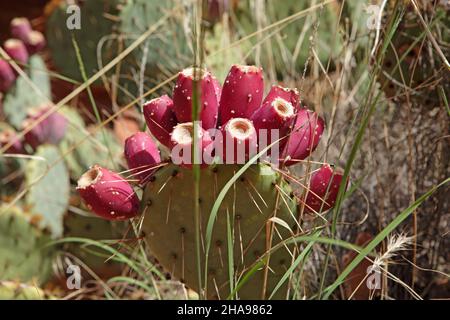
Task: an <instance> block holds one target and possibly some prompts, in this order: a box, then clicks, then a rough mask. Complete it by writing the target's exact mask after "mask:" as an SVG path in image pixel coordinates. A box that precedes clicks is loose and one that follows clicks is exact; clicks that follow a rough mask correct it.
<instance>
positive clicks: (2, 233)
mask: <svg viewBox="0 0 450 320" xmlns="http://www.w3.org/2000/svg"><path fill="white" fill-rule="evenodd" d="M32 220H33V218H32V215H31V214H29V213H27V212H24V211H23V210H22V209H21V208H18V207H9V206H8V205H3V206H1V207H0V242H1V246H0V279H2V280H19V281H23V282H26V281H31V280H35V281H36V283H38V284H39V283H43V282H44V281H45V280H47V279H48V277H49V276H50V274H51V265H52V259H53V253H54V250H53V249H52V247H51V246H48V244H49V241H50V240H51V239H50V237H49V236H48V235H46V234H45V233H44V232H43V231H42V230H40V229H39V228H38V227H36V226H35V225H34V224H33V223H32ZM0 291H2V290H1V289H0Z"/></svg>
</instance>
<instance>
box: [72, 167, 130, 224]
mask: <svg viewBox="0 0 450 320" xmlns="http://www.w3.org/2000/svg"><path fill="white" fill-rule="evenodd" d="M77 191H78V193H79V194H80V196H81V198H82V199H83V201H84V202H85V204H86V206H87V207H88V209H89V210H92V211H93V212H94V213H95V214H96V215H98V216H99V217H102V218H104V219H107V220H126V219H130V218H133V217H134V216H136V215H137V214H138V212H139V199H138V197H137V196H136V193H135V192H134V190H133V188H132V187H131V185H130V184H129V183H128V182H127V181H126V180H124V179H123V178H122V177H121V176H120V175H118V174H117V173H114V172H112V171H109V170H108V169H105V168H102V167H100V166H98V165H94V166H93V167H91V168H90V169H89V170H88V171H87V172H86V173H84V174H83V175H82V176H81V178H80V179H79V180H78V186H77Z"/></svg>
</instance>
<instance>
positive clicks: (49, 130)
mask: <svg viewBox="0 0 450 320" xmlns="http://www.w3.org/2000/svg"><path fill="white" fill-rule="evenodd" d="M49 110H50V107H49V106H47V105H43V106H40V107H37V108H34V109H31V110H30V111H29V112H28V116H27V118H26V119H25V120H24V121H23V122H22V128H23V129H27V128H31V130H30V131H28V132H27V133H26V134H25V142H26V143H28V144H29V145H30V146H31V147H32V148H33V149H36V148H37V147H39V146H40V145H41V144H44V143H50V144H55V145H56V144H58V143H59V142H60V141H61V140H62V139H63V138H64V135H65V133H66V129H67V124H68V121H67V119H66V118H65V117H64V116H63V115H62V114H60V113H58V112H56V111H55V112H52V113H50V114H49V115H48V116H47V117H46V118H45V119H44V120H42V121H41V122H39V123H37V124H35V122H36V121H37V120H38V119H39V118H40V117H42V116H43V115H44V114H46V113H47V112H49Z"/></svg>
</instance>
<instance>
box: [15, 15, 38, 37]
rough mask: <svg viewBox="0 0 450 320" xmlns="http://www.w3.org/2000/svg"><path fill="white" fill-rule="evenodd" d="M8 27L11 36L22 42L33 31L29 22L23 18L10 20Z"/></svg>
mask: <svg viewBox="0 0 450 320" xmlns="http://www.w3.org/2000/svg"><path fill="white" fill-rule="evenodd" d="M10 27H11V34H12V36H13V37H14V38H17V39H20V40H22V41H23V40H24V39H26V38H27V36H28V34H29V33H30V32H31V31H33V29H32V28H31V24H30V21H29V20H28V19H27V18H24V17H19V18H14V19H12V21H11V25H10Z"/></svg>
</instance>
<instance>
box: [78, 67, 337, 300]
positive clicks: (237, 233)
mask: <svg viewBox="0 0 450 320" xmlns="http://www.w3.org/2000/svg"><path fill="white" fill-rule="evenodd" d="M194 77H197V80H198V81H199V84H200V87H201V96H200V99H199V101H198V103H199V106H200V109H199V118H200V119H199V120H201V122H196V121H192V83H193V79H194ZM263 90H264V79H263V74H262V69H261V68H258V67H255V66H242V65H234V66H232V68H231V70H230V72H229V74H228V76H227V77H226V79H225V82H224V83H223V86H222V87H221V86H220V84H219V83H218V82H217V80H216V78H215V77H214V76H213V75H212V74H211V73H210V72H209V71H207V70H203V69H193V68H190V69H186V70H183V71H181V72H180V73H179V76H178V80H177V83H176V85H175V88H174V90H173V100H172V99H171V98H170V97H168V96H166V95H165V96H162V97H159V98H155V99H153V100H150V101H148V102H146V103H145V104H144V106H143V112H144V116H145V120H146V122H147V125H148V129H149V131H150V133H151V134H152V135H153V137H155V138H156V139H158V140H159V141H160V142H161V144H163V145H165V146H166V147H168V148H169V149H170V158H169V159H168V160H165V159H162V157H161V158H159V153H158V151H157V150H156V144H154V143H153V140H152V138H151V137H150V136H148V135H146V134H145V133H143V132H141V133H138V134H135V135H133V136H131V137H130V138H129V139H128V140H127V142H126V144H125V156H126V160H127V163H128V166H129V168H128V169H130V170H129V171H126V172H130V171H133V172H134V175H137V176H138V177H140V181H139V183H136V187H142V188H143V193H142V199H141V200H140V205H139V200H138V198H137V196H136V194H135V192H134V190H133V187H132V185H131V184H130V183H129V182H128V181H126V180H125V179H124V178H122V177H121V176H120V175H118V174H116V173H113V172H111V171H109V170H107V169H104V168H102V167H100V166H98V165H96V166H94V167H92V168H91V169H90V170H89V171H88V172H87V173H85V174H84V175H83V176H82V177H81V178H80V180H79V182H78V188H77V189H78V191H79V192H80V194H81V196H82V198H83V199H84V201H85V203H86V204H87V206H88V207H89V208H90V209H91V210H92V211H93V212H94V213H96V214H97V215H98V216H100V217H103V218H105V219H110V220H122V219H127V218H132V217H134V216H136V215H137V214H140V215H141V217H142V218H143V221H142V225H141V226H142V229H141V230H142V231H143V233H142V234H143V235H144V237H145V239H146V240H147V241H146V242H147V244H148V246H149V249H150V251H151V252H152V254H153V255H154V256H155V257H156V258H157V259H158V261H159V262H160V263H161V265H162V266H163V267H164V268H165V269H166V270H167V271H169V272H170V273H171V274H172V276H174V277H175V278H177V279H179V280H181V281H183V282H184V283H186V285H187V286H188V287H190V288H192V289H194V290H201V289H206V291H205V293H206V296H207V297H208V298H219V299H225V298H227V297H228V295H229V294H230V288H231V286H230V283H229V281H230V274H229V270H230V269H231V270H233V274H234V275H242V274H243V272H245V270H248V269H249V268H251V267H252V266H254V264H255V263H256V262H257V261H260V259H261V257H262V256H263V255H264V254H265V253H266V252H267V251H268V250H270V249H271V248H272V247H273V246H276V245H277V244H280V243H281V241H282V240H284V239H287V238H288V237H290V236H291V235H292V231H291V230H289V228H290V227H292V226H294V228H295V226H296V224H297V223H298V221H297V219H298V217H297V208H298V205H299V204H302V203H304V202H306V205H305V206H303V207H305V208H306V211H307V212H314V211H325V210H328V209H330V208H331V207H332V206H333V204H334V202H335V199H336V196H337V190H338V189H339V185H340V183H341V180H342V179H341V177H342V176H341V175H340V174H339V173H338V172H337V171H336V172H334V171H333V170H331V169H330V168H331V167H330V166H328V165H324V166H323V168H322V169H319V170H318V171H314V175H313V177H312V178H311V186H309V187H308V190H309V188H310V189H312V190H311V192H309V193H306V194H308V196H307V198H306V199H302V198H301V197H299V196H297V195H298V194H299V193H298V192H297V191H298V190H295V191H294V190H293V189H292V187H291V185H290V184H289V182H288V181H287V180H286V179H285V176H284V175H283V174H282V173H280V170H278V169H274V167H275V166H276V165H278V164H279V163H278V160H279V157H281V158H282V160H284V161H283V165H284V166H289V165H294V164H297V163H298V162H297V161H295V160H297V159H301V160H303V159H304V158H306V157H307V156H308V155H310V153H311V152H312V151H313V150H314V149H315V148H316V147H317V145H318V143H319V139H320V137H321V135H322V132H323V130H324V122H323V120H322V119H321V118H320V117H319V116H318V115H317V114H315V113H314V112H313V111H310V110H307V109H302V108H300V98H299V94H298V91H297V90H296V89H289V88H283V87H280V86H276V85H275V86H272V88H271V90H270V91H269V93H268V94H267V96H266V97H265V99H264V100H263ZM273 137H277V139H276V140H273V139H272V138H273ZM195 138H196V139H198V141H195ZM278 139H280V140H278ZM279 141H283V142H279ZM288 141H289V142H288ZM194 146H196V147H197V148H196V150H194ZM270 146H275V147H276V148H278V149H279V150H278V149H277V150H275V151H276V152H274V151H273V150H272V151H271V152H270V155H273V154H276V155H277V157H275V158H274V157H272V158H270V157H269V158H264V155H263V159H264V160H265V161H267V159H269V160H271V161H272V160H273V161H272V163H271V164H267V163H265V162H263V161H255V163H254V164H252V165H250V166H249V167H248V168H247V170H246V171H245V172H243V173H242V175H241V176H240V177H239V179H237V180H235V182H234V184H233V186H232V187H231V188H229V189H227V190H228V191H227V193H226V194H225V196H224V198H223V199H222V201H221V203H220V205H219V204H216V206H215V203H216V200H217V199H218V194H219V193H220V192H221V190H223V188H224V187H225V186H226V185H227V183H228V182H229V181H230V179H232V178H233V177H234V176H235V174H236V172H238V171H239V170H240V169H241V168H242V165H243V164H244V163H246V162H248V161H249V159H252V157H253V158H254V155H255V154H257V153H258V152H260V153H261V154H263V153H264V150H266V151H267V150H268V149H269V148H270ZM193 152H197V154H196V155H197V157H195V156H194V155H195V154H194V153H193ZM268 154H269V153H268ZM195 159H200V162H199V163H198V164H200V168H201V170H200V186H199V188H200V190H199V192H200V193H199V194H200V197H199V198H198V199H193V187H194V185H195V183H194V181H195V180H196V178H195V174H194V171H193V170H192V167H193V166H192V164H193V160H195ZM258 162H259V163H258ZM146 167H150V168H152V172H151V177H150V178H149V179H147V178H148V176H146V175H143V176H142V175H139V171H138V172H135V171H136V170H138V169H139V168H146ZM144 170H146V169H144ZM143 172H145V171H143ZM333 172H334V174H333ZM142 178H145V179H144V180H142ZM131 181H133V180H131ZM143 182H144V183H143ZM304 191H306V190H304ZM302 194H305V193H302ZM321 197H324V199H322V198H321ZM197 201H198V204H196V202H197ZM217 206H218V207H217ZM213 207H214V208H216V209H217V211H216V213H217V216H216V217H215V218H214V219H212V218H211V216H210V215H211V212H212V210H213ZM195 208H198V209H199V213H200V220H199V223H200V225H195V222H194V221H196V219H195V212H196V209H195ZM272 218H276V219H279V220H282V221H283V222H284V223H285V224H286V226H288V227H287V228H286V227H279V226H277V225H276V224H272V223H269V222H271V221H273V219H272ZM210 219H212V220H211V221H212V226H213V227H212V230H211V229H209V230H210V232H212V233H210V234H209V235H207V229H208V226H210V222H211V221H210ZM279 220H278V221H279ZM197 221H198V220H197ZM268 225H275V227H274V230H275V232H274V233H272V232H271V231H270V232H269V231H268V230H269V229H270V228H269V229H268V228H267V226H268ZM197 228H198V230H199V232H200V239H201V241H202V243H201V244H200V247H201V249H200V250H201V257H200V259H201V260H202V261H201V269H202V273H206V277H205V280H206V283H203V285H202V286H203V288H199V286H198V275H197V270H198V266H197V262H198V261H197V259H196V248H197V245H198V244H197V243H196V240H195V239H196V236H195V235H196V229H197ZM230 235H231V239H230ZM205 241H209V242H210V243H209V244H206V243H205ZM230 245H231V247H230ZM207 246H208V247H209V248H210V249H209V251H208V255H206V251H205V250H206V249H205V247H207ZM293 249H294V248H293V247H292V246H291V245H279V246H278V250H276V251H274V252H273V253H271V258H270V262H269V265H268V266H267V267H268V268H269V269H270V272H268V273H267V272H264V269H265V268H260V269H258V270H257V271H256V272H255V274H254V275H253V279H252V281H249V282H247V283H246V284H244V285H243V286H242V287H241V288H240V290H239V292H238V293H237V298H239V299H260V298H268V297H269V296H270V295H272V297H273V298H282V297H285V295H286V293H287V284H286V283H287V282H285V284H283V285H281V286H279V287H278V289H277V291H276V292H274V291H273V290H275V288H276V287H277V284H278V283H279V281H280V280H281V279H282V277H283V275H284V274H285V272H286V270H287V268H288V267H289V265H290V262H291V259H292V252H293V251H294V250H293ZM206 256H208V261H205V259H206ZM230 262H232V263H233V266H229V263H230ZM206 265H207V266H208V269H206V270H204V266H206ZM266 270H267V269H266Z"/></svg>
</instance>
